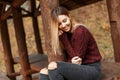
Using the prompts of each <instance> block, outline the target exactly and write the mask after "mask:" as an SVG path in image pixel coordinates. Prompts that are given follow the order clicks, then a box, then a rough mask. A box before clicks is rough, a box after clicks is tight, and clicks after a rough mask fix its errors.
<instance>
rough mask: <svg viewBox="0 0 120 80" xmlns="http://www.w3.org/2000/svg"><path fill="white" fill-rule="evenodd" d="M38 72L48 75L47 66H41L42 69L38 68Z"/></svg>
mask: <svg viewBox="0 0 120 80" xmlns="http://www.w3.org/2000/svg"><path fill="white" fill-rule="evenodd" d="M40 73H41V74H46V75H48V69H47V68H43V69H41V70H40Z"/></svg>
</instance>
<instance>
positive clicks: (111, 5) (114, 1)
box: [107, 0, 120, 62]
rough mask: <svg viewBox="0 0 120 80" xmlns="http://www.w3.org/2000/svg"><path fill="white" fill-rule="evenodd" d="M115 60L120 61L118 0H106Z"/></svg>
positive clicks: (119, 5) (119, 7) (119, 13)
mask: <svg viewBox="0 0 120 80" xmlns="http://www.w3.org/2000/svg"><path fill="white" fill-rule="evenodd" d="M107 7H108V12H109V19H110V25H111V36H112V41H113V47H114V56H115V61H116V62H120V0H107Z"/></svg>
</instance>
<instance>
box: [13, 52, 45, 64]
mask: <svg viewBox="0 0 120 80" xmlns="http://www.w3.org/2000/svg"><path fill="white" fill-rule="evenodd" d="M44 58H46V59H47V55H44V54H30V55H29V63H30V64H32V63H35V62H38V61H42V60H43V59H44ZM14 62H15V63H20V58H19V57H16V58H14Z"/></svg>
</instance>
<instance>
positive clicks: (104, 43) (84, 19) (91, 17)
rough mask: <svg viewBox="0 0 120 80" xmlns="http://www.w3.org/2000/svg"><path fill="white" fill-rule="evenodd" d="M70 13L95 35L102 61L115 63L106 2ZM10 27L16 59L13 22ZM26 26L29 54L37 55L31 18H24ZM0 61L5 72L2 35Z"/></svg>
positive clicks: (40, 27)
mask: <svg viewBox="0 0 120 80" xmlns="http://www.w3.org/2000/svg"><path fill="white" fill-rule="evenodd" d="M24 6H25V7H26V8H27V6H28V3H26V4H25V5H24ZM70 13H71V15H72V17H75V19H76V20H77V21H79V22H80V23H83V24H85V25H86V27H87V28H88V29H89V30H90V32H91V33H92V34H93V36H94V38H95V39H96V41H97V44H98V47H99V50H100V53H101V55H102V57H103V58H102V60H103V61H114V54H113V53H114V52H113V45H112V40H111V33H110V24H109V17H108V12H107V6H106V2H105V0H103V1H100V2H98V3H95V4H91V5H88V6H85V7H81V8H79V9H75V10H73V11H70ZM38 20H39V29H40V36H41V38H42V47H43V49H44V53H45V47H44V33H43V28H42V21H41V16H39V17H38ZM8 26H9V27H8V29H9V34H10V42H11V46H12V47H11V48H12V54H13V56H14V57H17V56H18V49H17V44H16V39H15V32H14V25H13V21H12V20H8ZM24 26H25V27H24V28H25V32H26V40H27V41H26V43H27V47H28V52H29V54H31V53H37V50H36V44H35V37H34V35H33V33H34V32H33V28H32V23H31V18H24ZM0 59H1V60H0V71H3V72H5V65H4V51H3V47H2V42H1V34H0ZM15 67H16V69H18V68H20V67H19V65H16V66H15Z"/></svg>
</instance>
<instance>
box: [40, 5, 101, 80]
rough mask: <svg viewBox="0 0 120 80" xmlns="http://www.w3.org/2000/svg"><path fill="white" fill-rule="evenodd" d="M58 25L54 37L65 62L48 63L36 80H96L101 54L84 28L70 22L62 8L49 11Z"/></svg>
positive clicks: (67, 13)
mask: <svg viewBox="0 0 120 80" xmlns="http://www.w3.org/2000/svg"><path fill="white" fill-rule="evenodd" d="M52 16H53V18H54V20H56V22H57V23H58V36H59V40H60V41H61V43H62V45H63V47H64V52H65V54H66V61H65V62H63V61H61V62H51V63H50V64H49V65H48V68H44V69H42V70H41V71H40V80H98V79H99V77H100V74H101V63H100V61H101V55H100V52H99V50H98V47H97V44H96V41H95V39H94V38H93V36H92V34H91V33H90V32H89V31H88V29H87V28H86V27H85V26H84V25H82V24H80V23H77V22H76V21H75V20H73V19H72V18H71V16H70V14H69V12H68V10H67V9H66V8H64V7H57V8H55V9H54V10H53V12H52Z"/></svg>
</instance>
